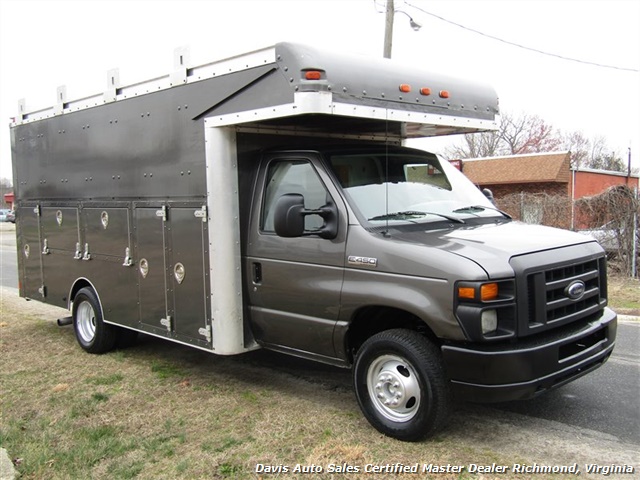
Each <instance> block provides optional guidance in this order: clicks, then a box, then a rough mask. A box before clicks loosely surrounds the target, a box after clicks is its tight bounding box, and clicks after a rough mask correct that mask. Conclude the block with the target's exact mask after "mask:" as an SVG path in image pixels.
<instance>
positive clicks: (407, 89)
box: [400, 83, 411, 93]
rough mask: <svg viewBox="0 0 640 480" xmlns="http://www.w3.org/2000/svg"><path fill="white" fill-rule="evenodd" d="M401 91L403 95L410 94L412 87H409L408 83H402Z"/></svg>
mask: <svg viewBox="0 0 640 480" xmlns="http://www.w3.org/2000/svg"><path fill="white" fill-rule="evenodd" d="M400 91H401V92H402V93H409V92H410V91H411V85H409V84H408V83H401V84H400Z"/></svg>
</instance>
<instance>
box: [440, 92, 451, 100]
mask: <svg viewBox="0 0 640 480" xmlns="http://www.w3.org/2000/svg"><path fill="white" fill-rule="evenodd" d="M440 98H449V90H440Z"/></svg>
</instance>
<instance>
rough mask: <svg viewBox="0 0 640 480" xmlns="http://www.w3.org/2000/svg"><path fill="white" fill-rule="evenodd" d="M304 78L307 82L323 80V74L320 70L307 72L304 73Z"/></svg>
mask: <svg viewBox="0 0 640 480" xmlns="http://www.w3.org/2000/svg"><path fill="white" fill-rule="evenodd" d="M304 78H305V79H306V80H320V79H321V78H322V72H321V71H319V70H307V71H306V72H304Z"/></svg>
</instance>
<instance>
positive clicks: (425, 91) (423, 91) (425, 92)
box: [420, 87, 431, 97]
mask: <svg viewBox="0 0 640 480" xmlns="http://www.w3.org/2000/svg"><path fill="white" fill-rule="evenodd" d="M420 94H421V95H424V96H425V97H426V96H427V95H431V89H430V88H428V87H424V88H421V89H420Z"/></svg>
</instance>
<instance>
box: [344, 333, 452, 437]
mask: <svg viewBox="0 0 640 480" xmlns="http://www.w3.org/2000/svg"><path fill="white" fill-rule="evenodd" d="M353 375H354V377H353V380H354V386H355V391H356V396H357V399H358V403H359V404H360V408H361V409H362V412H363V413H364V416H365V417H366V418H367V420H368V421H369V423H371V425H373V426H374V427H375V428H376V429H377V430H378V431H380V432H382V433H384V434H385V435H389V436H390V437H394V438H397V439H399V440H405V441H417V440H422V439H424V438H426V437H429V436H431V435H433V434H434V433H436V432H437V431H438V430H440V429H442V428H443V427H444V425H445V424H446V422H447V419H448V417H449V414H450V411H451V394H450V391H449V385H448V381H447V379H446V375H445V373H444V368H443V365H442V359H441V355H440V349H439V348H438V347H437V346H436V345H434V344H433V343H431V342H430V341H429V340H428V339H427V338H425V337H424V336H422V335H420V334H419V333H417V332H414V331H412V330H404V329H394V330H387V331H384V332H380V333H378V334H376V335H374V336H372V337H371V338H369V339H368V340H367V341H366V342H365V343H364V344H363V345H362V347H361V348H360V350H359V351H358V354H357V357H356V362H355V365H354V369H353Z"/></svg>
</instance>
